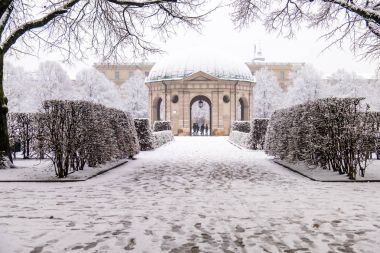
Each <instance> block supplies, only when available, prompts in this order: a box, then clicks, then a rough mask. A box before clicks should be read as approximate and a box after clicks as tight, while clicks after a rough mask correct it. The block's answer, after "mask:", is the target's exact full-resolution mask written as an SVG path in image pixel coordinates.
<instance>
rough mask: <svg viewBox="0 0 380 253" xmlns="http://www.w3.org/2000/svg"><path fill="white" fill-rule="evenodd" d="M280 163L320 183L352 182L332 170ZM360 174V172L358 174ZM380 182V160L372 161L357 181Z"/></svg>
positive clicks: (302, 164) (279, 161) (300, 163)
mask: <svg viewBox="0 0 380 253" xmlns="http://www.w3.org/2000/svg"><path fill="white" fill-rule="evenodd" d="M276 161H277V162H278V163H280V164H283V165H285V166H287V167H289V168H291V169H293V170H295V171H298V172H300V173H301V174H303V175H306V176H308V177H310V178H312V179H315V180H319V181H351V182H352V180H350V179H349V178H348V176H347V175H346V174H344V175H340V174H339V173H338V172H333V171H331V170H324V169H322V168H316V167H310V166H308V165H306V164H305V163H302V162H298V163H290V162H287V161H282V160H276ZM358 173H359V172H358ZM370 180H376V181H377V180H380V160H370V161H369V165H368V167H367V168H366V170H365V174H364V177H361V176H360V175H359V174H358V175H357V177H356V181H370Z"/></svg>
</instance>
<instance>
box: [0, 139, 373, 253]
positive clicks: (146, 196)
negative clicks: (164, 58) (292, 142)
mask: <svg viewBox="0 0 380 253" xmlns="http://www.w3.org/2000/svg"><path fill="white" fill-rule="evenodd" d="M137 157H138V160H136V161H131V162H129V163H127V164H126V165H124V166H121V167H119V168H117V169H114V170H112V171H110V172H107V173H106V174H103V175H102V176H100V177H96V178H93V179H91V180H88V181H85V182H76V183H65V184H51V183H8V184H6V183H2V184H0V196H1V198H0V252H31V251H33V252H82V251H86V252H124V251H125V250H126V251H127V252H128V251H129V252H154V253H156V252H170V253H176V252H178V253H179V252H223V253H225V252H296V251H299V252H378V249H380V240H379V235H380V200H379V195H380V184H378V183H350V184H347V183H321V182H313V181H310V180H309V179H307V178H304V177H302V176H300V175H298V174H295V173H293V172H291V171H289V170H287V169H284V168H283V167H282V166H280V165H277V164H274V163H273V162H272V161H270V160H269V159H268V157H267V156H266V155H265V154H264V153H263V152H261V151H255V152H252V151H247V150H242V149H239V148H237V147H235V146H233V145H232V144H230V143H229V142H228V141H227V138H225V137H197V138H191V137H178V138H176V141H174V142H172V143H170V144H168V145H165V146H163V147H161V148H159V149H157V150H154V151H147V152H142V153H140V154H139V155H138V156H137Z"/></svg>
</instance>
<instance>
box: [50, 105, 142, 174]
mask: <svg viewBox="0 0 380 253" xmlns="http://www.w3.org/2000/svg"><path fill="white" fill-rule="evenodd" d="M43 110H44V119H43V121H44V122H43V123H44V124H43V126H44V127H45V128H46V131H47V136H46V140H45V141H46V145H47V148H48V150H47V154H48V155H49V156H50V158H51V159H52V161H53V164H54V167H55V169H56V174H57V176H58V177H66V176H67V174H68V173H69V171H76V170H81V169H83V167H84V166H85V164H88V166H90V167H94V166H97V165H98V164H102V163H105V162H107V161H110V160H112V159H121V158H127V157H131V156H133V155H135V154H137V153H138V152H139V149H140V148H139V144H138V138H137V133H136V129H135V125H134V122H133V119H132V117H131V116H130V115H129V114H126V113H124V112H123V111H120V110H116V109H111V108H107V107H105V106H103V105H100V104H95V103H91V102H87V101H59V100H49V101H45V102H44V104H43Z"/></svg>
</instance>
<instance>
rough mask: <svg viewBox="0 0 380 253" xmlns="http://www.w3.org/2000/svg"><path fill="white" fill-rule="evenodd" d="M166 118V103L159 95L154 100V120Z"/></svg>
mask: <svg viewBox="0 0 380 253" xmlns="http://www.w3.org/2000/svg"><path fill="white" fill-rule="evenodd" d="M164 119H165V104H164V101H163V100H162V98H160V97H158V98H156V99H155V100H154V101H153V121H160V120H164Z"/></svg>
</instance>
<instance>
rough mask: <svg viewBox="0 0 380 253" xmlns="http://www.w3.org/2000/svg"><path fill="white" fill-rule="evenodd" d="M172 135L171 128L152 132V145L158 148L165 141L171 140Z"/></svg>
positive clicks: (172, 138)
mask: <svg viewBox="0 0 380 253" xmlns="http://www.w3.org/2000/svg"><path fill="white" fill-rule="evenodd" d="M173 140H174V136H173V132H172V131H171V130H165V131H159V132H153V146H154V148H158V147H160V146H162V145H164V144H165V143H167V142H170V141H173Z"/></svg>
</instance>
